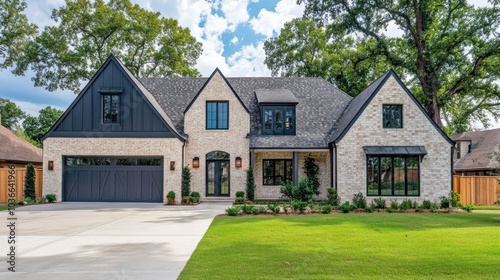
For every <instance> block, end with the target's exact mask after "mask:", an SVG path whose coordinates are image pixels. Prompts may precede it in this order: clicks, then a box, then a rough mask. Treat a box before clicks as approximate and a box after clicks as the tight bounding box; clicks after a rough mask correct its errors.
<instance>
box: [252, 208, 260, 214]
mask: <svg viewBox="0 0 500 280" xmlns="http://www.w3.org/2000/svg"><path fill="white" fill-rule="evenodd" d="M252 214H254V215H259V214H260V210H259V208H258V207H254V208H252Z"/></svg>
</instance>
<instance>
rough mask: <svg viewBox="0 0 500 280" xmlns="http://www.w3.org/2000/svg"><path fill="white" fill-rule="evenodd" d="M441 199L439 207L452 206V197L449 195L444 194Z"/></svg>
mask: <svg viewBox="0 0 500 280" xmlns="http://www.w3.org/2000/svg"><path fill="white" fill-rule="evenodd" d="M439 200H440V206H439V208H443V209H448V208H450V199H449V198H448V197H446V196H442V197H440V198H439Z"/></svg>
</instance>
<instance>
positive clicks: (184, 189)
mask: <svg viewBox="0 0 500 280" xmlns="http://www.w3.org/2000/svg"><path fill="white" fill-rule="evenodd" d="M190 192H191V170H190V169H189V167H188V166H186V167H184V168H182V180H181V196H182V197H184V196H189V193H190Z"/></svg>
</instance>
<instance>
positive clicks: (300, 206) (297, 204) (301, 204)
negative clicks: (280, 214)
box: [290, 200, 308, 212]
mask: <svg viewBox="0 0 500 280" xmlns="http://www.w3.org/2000/svg"><path fill="white" fill-rule="evenodd" d="M307 205H308V202H307V201H301V200H292V201H291V202H290V206H291V207H292V209H293V210H294V211H297V210H299V211H300V212H303V211H304V210H305V209H306V207H307Z"/></svg>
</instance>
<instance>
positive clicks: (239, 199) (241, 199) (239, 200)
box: [234, 197, 245, 204]
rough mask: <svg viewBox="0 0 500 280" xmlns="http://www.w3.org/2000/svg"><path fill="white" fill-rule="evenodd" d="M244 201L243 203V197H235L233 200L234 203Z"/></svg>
mask: <svg viewBox="0 0 500 280" xmlns="http://www.w3.org/2000/svg"><path fill="white" fill-rule="evenodd" d="M244 203H245V198H243V197H237V198H236V199H235V200H234V204H244Z"/></svg>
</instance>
